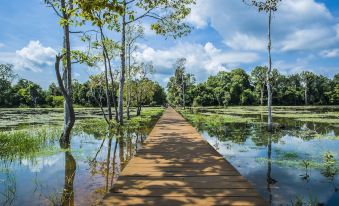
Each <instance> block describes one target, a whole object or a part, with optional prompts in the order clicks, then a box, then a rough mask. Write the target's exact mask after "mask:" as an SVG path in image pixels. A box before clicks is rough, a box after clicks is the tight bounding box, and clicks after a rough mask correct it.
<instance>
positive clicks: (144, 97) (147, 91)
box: [130, 63, 155, 116]
mask: <svg viewBox="0 0 339 206" xmlns="http://www.w3.org/2000/svg"><path fill="white" fill-rule="evenodd" d="M135 71H136V75H135V79H134V80H133V82H132V81H131V82H130V87H131V88H130V89H131V97H132V99H131V100H132V101H134V105H135V106H136V107H137V112H136V115H137V116H139V115H140V114H141V109H142V106H143V105H145V104H147V103H148V104H150V103H151V101H152V98H153V96H154V91H155V87H154V82H153V81H151V80H150V79H148V78H147V76H148V74H151V73H153V72H154V68H153V65H152V64H151V63H149V64H145V63H141V64H140V65H138V66H136V68H135Z"/></svg>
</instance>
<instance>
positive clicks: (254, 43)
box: [225, 33, 266, 51]
mask: <svg viewBox="0 0 339 206" xmlns="http://www.w3.org/2000/svg"><path fill="white" fill-rule="evenodd" d="M225 44H226V45H227V46H229V47H231V48H232V49H235V50H254V51H263V50H265V48H266V40H265V39H264V38H257V37H255V36H249V35H246V34H242V33H236V34H235V35H234V36H232V37H231V38H230V39H227V40H225Z"/></svg>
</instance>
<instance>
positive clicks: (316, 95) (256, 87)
mask: <svg viewBox="0 0 339 206" xmlns="http://www.w3.org/2000/svg"><path fill="white" fill-rule="evenodd" d="M266 72H267V68H265V67H256V68H254V69H253V71H252V72H251V74H250V75H249V74H246V72H245V71H244V70H242V69H235V70H232V71H230V72H225V71H222V72H219V73H218V74H217V75H215V76H210V77H208V79H207V81H205V82H202V83H199V84H196V85H195V84H193V83H191V84H189V86H188V87H187V92H186V99H187V105H192V104H193V103H194V105H195V106H198V105H199V106H228V105H258V104H261V101H262V102H263V104H265V102H266V100H267V89H266ZM179 74H180V73H179ZM305 75H307V80H305V78H306V77H303V76H305ZM305 81H307V97H306V98H307V99H308V101H307V103H308V104H310V105H331V104H332V105H336V104H339V101H338V99H339V98H338V97H339V93H338V92H339V75H338V74H337V75H335V77H334V78H333V80H332V79H329V78H327V77H324V76H322V75H316V74H314V73H311V72H303V73H301V74H293V75H288V76H285V75H282V74H280V73H279V72H278V70H277V69H274V70H273V71H272V75H271V83H272V85H273V104H274V105H304V104H305V85H306V84H305ZM177 82H179V83H177ZM167 88H168V89H167V91H168V93H167V95H168V101H169V102H170V104H172V105H181V95H182V93H181V87H180V75H178V72H176V73H175V75H174V76H172V77H171V78H170V81H169V82H168V85H167ZM261 94H262V96H261ZM303 119H304V120H305V121H306V119H305V118H303Z"/></svg>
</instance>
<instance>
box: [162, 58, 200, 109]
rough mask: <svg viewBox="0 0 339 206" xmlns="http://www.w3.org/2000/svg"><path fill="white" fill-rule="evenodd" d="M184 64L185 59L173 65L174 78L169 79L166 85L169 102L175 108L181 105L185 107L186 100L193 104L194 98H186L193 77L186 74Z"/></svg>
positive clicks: (193, 79) (193, 80) (180, 59)
mask: <svg viewBox="0 0 339 206" xmlns="http://www.w3.org/2000/svg"><path fill="white" fill-rule="evenodd" d="M185 63H186V59H185V58H179V59H177V61H176V62H175V64H174V65H173V67H174V68H175V73H174V76H173V77H171V78H170V80H169V82H168V84H167V88H168V94H169V96H168V100H169V102H170V103H171V104H173V105H176V106H178V105H181V106H182V107H184V108H185V106H186V105H187V102H188V101H187V100H189V102H190V103H192V102H193V99H194V98H192V97H189V98H188V97H187V94H188V93H190V91H191V89H192V86H193V85H194V82H195V78H194V75H192V74H189V73H186V71H185V70H186V69H185Z"/></svg>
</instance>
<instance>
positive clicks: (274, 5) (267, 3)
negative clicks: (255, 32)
mask: <svg viewBox="0 0 339 206" xmlns="http://www.w3.org/2000/svg"><path fill="white" fill-rule="evenodd" d="M242 1H243V2H246V0H242ZM280 1H281V0H262V1H260V0H252V1H251V4H252V5H253V6H255V7H257V8H258V11H259V12H265V13H266V14H267V16H268V35H267V39H268V43H267V50H268V69H267V73H266V85H267V107H268V120H267V123H268V130H269V131H272V126H273V122H272V83H271V72H272V57H271V48H272V39H271V27H272V14H273V13H274V12H275V11H277V10H278V3H279V2H280Z"/></svg>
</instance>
